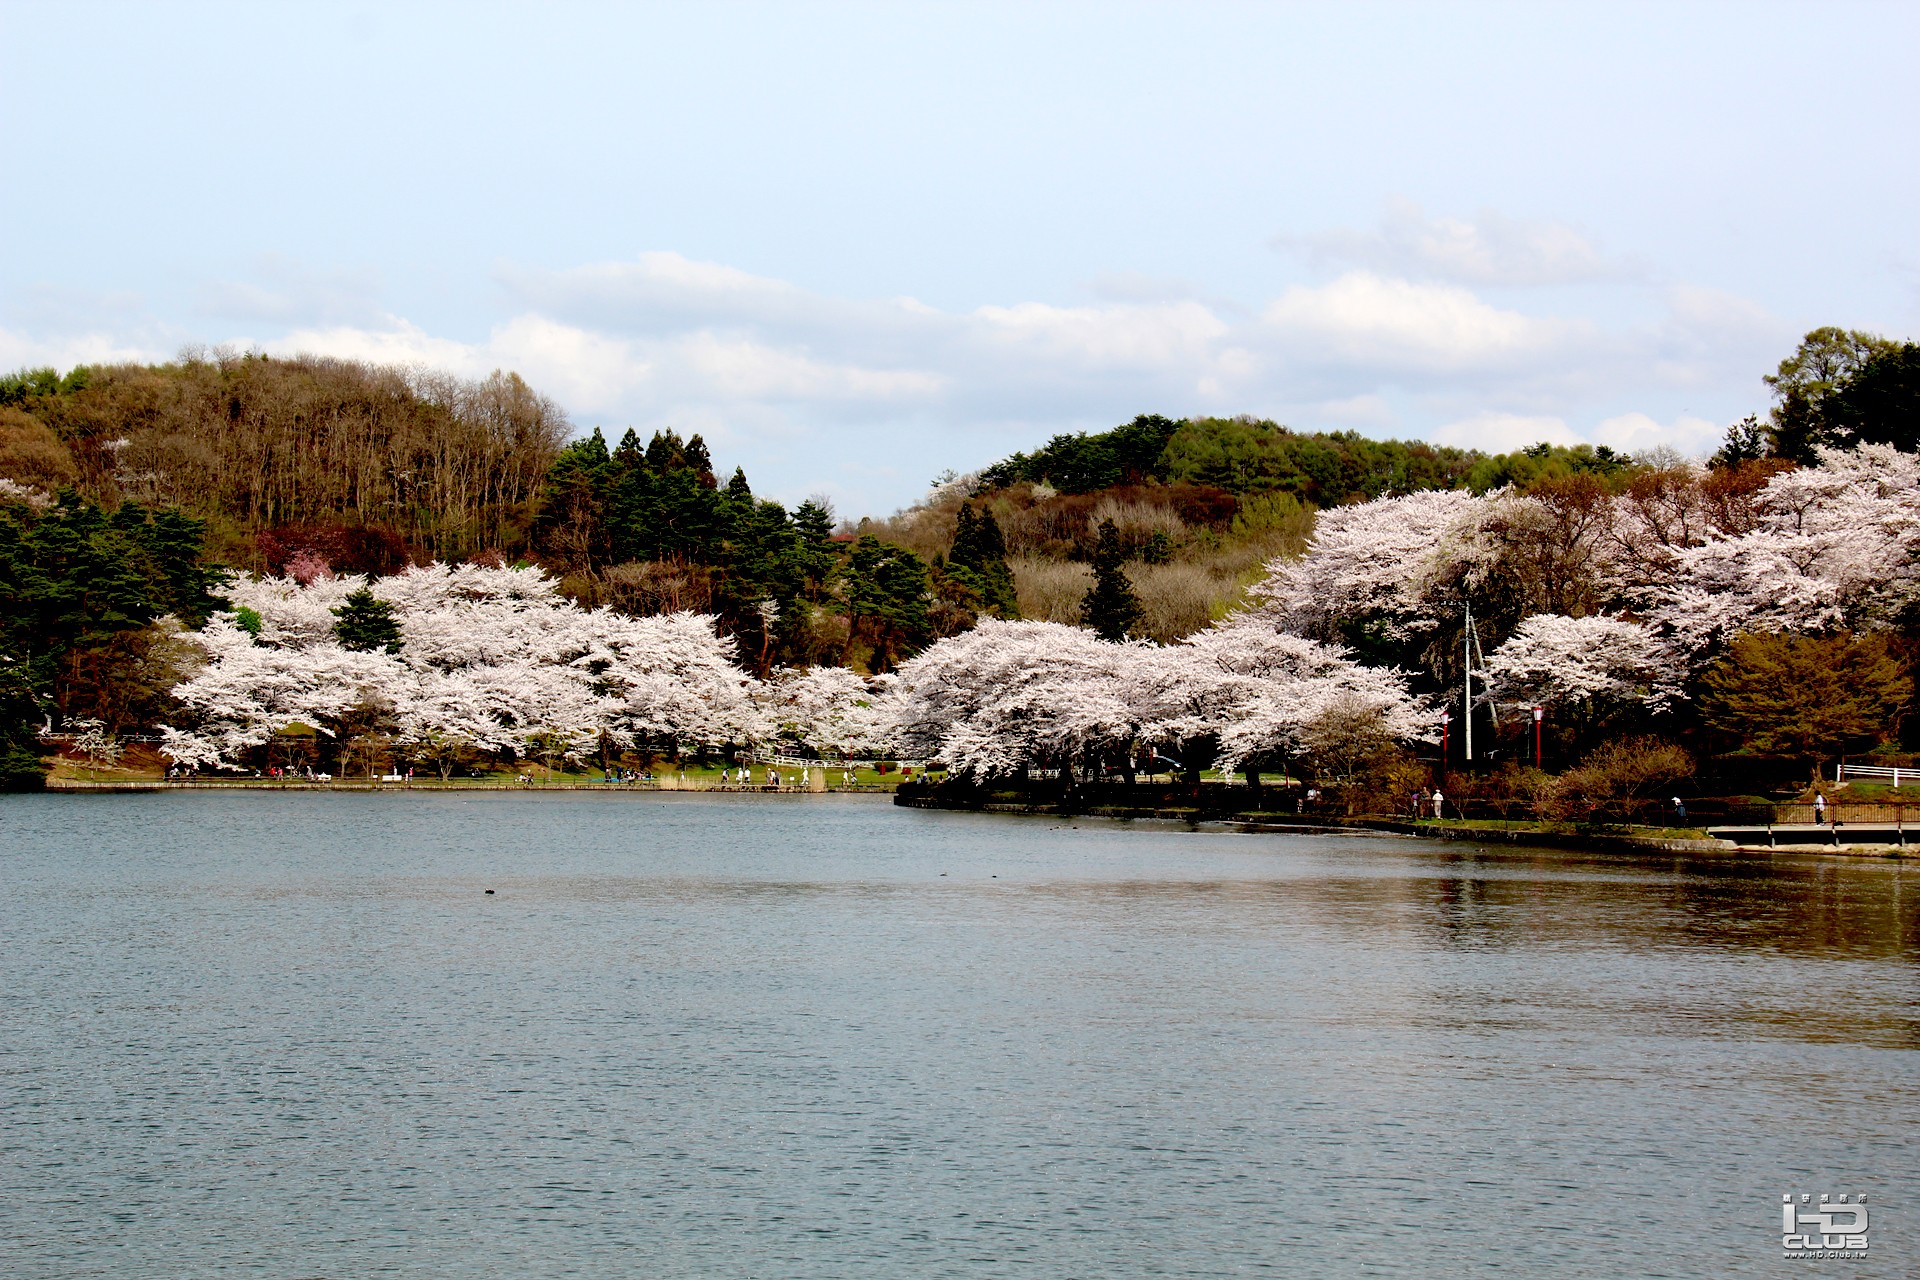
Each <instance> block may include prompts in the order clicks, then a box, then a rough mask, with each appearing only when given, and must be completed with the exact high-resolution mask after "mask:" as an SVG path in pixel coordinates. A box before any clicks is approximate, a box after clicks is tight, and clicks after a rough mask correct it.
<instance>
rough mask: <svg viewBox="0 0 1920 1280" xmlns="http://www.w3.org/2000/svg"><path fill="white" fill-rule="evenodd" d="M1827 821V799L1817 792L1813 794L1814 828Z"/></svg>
mask: <svg viewBox="0 0 1920 1280" xmlns="http://www.w3.org/2000/svg"><path fill="white" fill-rule="evenodd" d="M1826 820H1827V798H1826V797H1825V796H1824V795H1822V794H1820V793H1819V792H1818V791H1816V792H1814V793H1813V822H1814V825H1815V826H1818V825H1820V824H1821V823H1823V822H1825V821H1826Z"/></svg>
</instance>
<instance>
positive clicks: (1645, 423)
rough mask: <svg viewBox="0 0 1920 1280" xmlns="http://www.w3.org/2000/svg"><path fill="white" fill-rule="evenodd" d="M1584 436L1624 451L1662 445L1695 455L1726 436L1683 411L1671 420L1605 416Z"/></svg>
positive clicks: (1710, 449)
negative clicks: (1603, 419)
mask: <svg viewBox="0 0 1920 1280" xmlns="http://www.w3.org/2000/svg"><path fill="white" fill-rule="evenodd" d="M1587 435H1588V437H1589V438H1590V439H1592V441H1593V442H1594V443H1595V444H1604V445H1608V446H1610V447H1612V448H1613V449H1616V450H1618V451H1619V452H1621V453H1625V454H1635V453H1644V452H1645V451H1647V450H1648V449H1654V448H1661V447H1665V448H1668V449H1675V450H1678V451H1679V452H1681V453H1684V454H1686V455H1688V456H1689V457H1695V458H1698V457H1702V456H1704V455H1706V454H1709V453H1712V452H1713V451H1714V450H1715V449H1717V448H1719V447H1720V443H1721V441H1722V440H1724V439H1725V438H1726V428H1725V427H1724V426H1723V425H1721V424H1719V423H1713V422H1709V421H1707V420H1706V419H1705V418H1695V417H1689V416H1687V415H1684V414H1683V415H1681V416H1680V417H1677V418H1675V419H1674V420H1673V421H1672V422H1659V421H1656V420H1655V419H1653V418H1651V417H1648V416H1647V415H1646V414H1644V413H1623V414H1620V415H1618V416H1617V417H1612V418H1608V419H1606V420H1605V421H1604V422H1602V423H1600V424H1599V425H1598V426H1596V427H1594V428H1593V430H1591V431H1589V432H1588V433H1587Z"/></svg>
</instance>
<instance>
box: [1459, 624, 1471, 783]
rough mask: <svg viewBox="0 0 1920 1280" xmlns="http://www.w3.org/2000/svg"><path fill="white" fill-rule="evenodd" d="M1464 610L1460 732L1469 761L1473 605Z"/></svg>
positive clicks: (1461, 637) (1461, 647)
mask: <svg viewBox="0 0 1920 1280" xmlns="http://www.w3.org/2000/svg"><path fill="white" fill-rule="evenodd" d="M1466 610H1467V626H1466V629H1465V630H1464V631H1463V632H1462V633H1461V635H1460V656H1461V658H1462V659H1464V661H1463V662H1462V663H1461V665H1462V666H1464V667H1465V668H1466V671H1467V678H1466V680H1465V681H1464V682H1463V688H1464V690H1465V698H1464V702H1465V706H1464V707H1463V708H1462V711H1463V713H1464V714H1465V716H1466V723H1465V724H1464V725H1463V726H1462V728H1461V733H1462V734H1464V735H1465V736H1464V738H1463V739H1462V741H1464V742H1465V743H1466V745H1467V759H1468V760H1469V761H1471V760H1472V759H1473V606H1472V605H1470V604H1469V605H1467V606H1466Z"/></svg>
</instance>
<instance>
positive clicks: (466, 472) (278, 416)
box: [0, 355, 573, 570]
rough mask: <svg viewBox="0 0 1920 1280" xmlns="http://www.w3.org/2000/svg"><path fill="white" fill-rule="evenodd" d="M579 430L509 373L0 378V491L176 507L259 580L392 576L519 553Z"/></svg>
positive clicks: (244, 372)
mask: <svg viewBox="0 0 1920 1280" xmlns="http://www.w3.org/2000/svg"><path fill="white" fill-rule="evenodd" d="M572 430H573V428H572V425H571V424H570V423H569V422H568V421H567V418H566V415H565V414H563V413H562V412H561V411H560V409H559V407H558V406H556V405H555V404H554V403H553V402H552V401H551V400H548V399H547V398H546V397H544V396H542V395H540V394H539V393H537V392H535V391H534V390H533V389H532V388H531V387H529V386H528V385H527V384H526V383H525V382H523V381H522V380H521V379H520V378H519V377H518V376H517V375H515V374H511V373H495V374H494V375H493V376H492V377H490V378H486V379H483V380H480V381H469V380H465V379H461V378H456V377H453V376H451V375H448V374H440V373H432V372H425V371H420V370H406V369H394V368H383V367H379V366H373V365H366V364H361V363H358V362H355V361H349V360H332V359H323V358H318V357H310V356H300V357H294V358H290V359H283V358H279V357H268V356H259V355H243V356H229V355H209V356H204V357H189V358H183V359H181V360H179V361H176V362H175V363H172V364H165V365H104V366H93V367H82V368H77V369H75V370H73V371H72V372H71V373H69V374H67V375H66V376H64V377H62V376H59V375H57V374H56V373H55V372H54V371H52V370H47V369H43V370H34V371H28V372H23V373H18V374H14V375H12V376H10V377H6V378H0V478H4V479H7V480H11V481H14V482H16V483H18V484H22V485H25V486H28V487H31V488H34V489H38V490H39V491H41V492H44V493H52V492H56V491H58V490H59V489H62V488H66V487H72V488H74V489H76V490H77V491H78V492H79V494H80V495H81V496H82V497H84V498H86V499H88V500H90V501H92V502H94V503H96V504H98V505H101V506H104V507H107V508H113V507H117V506H118V505H119V504H120V503H121V502H123V501H131V502H138V503H141V504H143V505H146V506H149V507H178V508H180V509H182V510H183V511H186V512H188V513H190V514H192V515H193V516H196V517H198V518H200V519H202V520H204V521H206V523H207V538H208V551H209V553H210V554H211V555H212V556H213V557H214V558H216V559H218V560H220V561H222V562H224V563H227V564H231V565H235V566H238V567H241V568H249V569H261V568H276V569H277V568H281V567H283V566H284V561H285V559H286V557H287V556H288V555H290V554H292V553H293V551H295V550H297V549H298V547H297V546H296V545H294V544H301V543H316V544H319V545H320V546H321V549H322V551H323V552H331V554H332V555H333V556H335V557H337V558H340V559H343V560H351V561H354V562H355V563H356V564H364V566H365V567H366V568H369V569H386V570H390V569H395V568H398V567H400V566H401V565H403V564H405V563H407V561H408V560H409V559H411V558H414V557H416V556H419V555H427V556H435V557H440V558H444V559H460V558H464V557H466V556H469V555H472V554H475V553H477V552H480V551H484V550H488V549H495V550H503V551H506V552H509V553H512V552H515V551H517V550H519V549H520V548H521V547H523V545H524V540H525V535H526V529H527V523H528V521H529V519H530V518H531V516H532V507H533V504H534V501H535V499H536V498H537V497H538V495H539V492H540V487H541V485H542V484H543V483H544V481H545V479H546V475H547V471H548V469H549V468H550V467H551V466H552V464H553V460H554V458H555V457H556V456H557V455H558V453H559V451H560V449H561V448H562V446H563V445H564V444H565V443H566V440H567V437H568V436H569V435H571V434H572Z"/></svg>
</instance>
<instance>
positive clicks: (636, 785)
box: [20, 778, 894, 796]
mask: <svg viewBox="0 0 1920 1280" xmlns="http://www.w3.org/2000/svg"><path fill="white" fill-rule="evenodd" d="M156 791H303V792H326V791H352V792H359V793H366V792H376V791H377V792H384V793H391V794H404V793H408V792H426V793H430V794H433V795H463V794H466V793H468V792H474V791H513V792H520V793H523V794H527V795H537V794H539V793H540V792H543V791H590V792H597V793H599V794H602V795H657V794H661V793H666V794H677V793H685V792H699V793H702V794H713V795H740V796H751V795H768V796H770V795H783V796H808V795H816V796H817V795H870V796H884V795H891V794H892V793H893V791H894V788H892V787H876V786H866V785H864V784H859V783H856V784H854V785H853V786H847V785H844V784H841V785H837V786H828V787H818V788H815V787H796V786H787V785H785V784H782V785H780V786H778V787H768V786H740V785H737V784H721V783H708V782H668V781H664V780H661V779H655V780H653V781H650V782H535V783H532V784H528V783H521V782H466V781H461V782H442V781H440V780H439V779H437V778H415V779H413V780H412V781H409V782H381V781H378V780H373V781H369V780H367V779H365V778H357V779H354V780H353V781H350V782H349V781H334V782H307V781H304V780H301V781H279V780H276V779H270V778H236V779H234V780H232V781H230V782H228V781H213V780H200V781H192V782H183V781H179V780H177V779H176V780H172V781H168V780H166V779H157V778H156V779H124V780H123V779H114V780H111V781H99V782H93V781H88V780H84V779H68V778H62V779H59V780H54V779H48V781H47V782H46V784H45V785H44V786H42V787H41V788H40V792H41V793H42V794H49V795H95V794H109V795H112V794H126V795H131V794H138V793H150V792H156ZM20 794H24V795H32V794H34V793H33V792H22V793H20Z"/></svg>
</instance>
